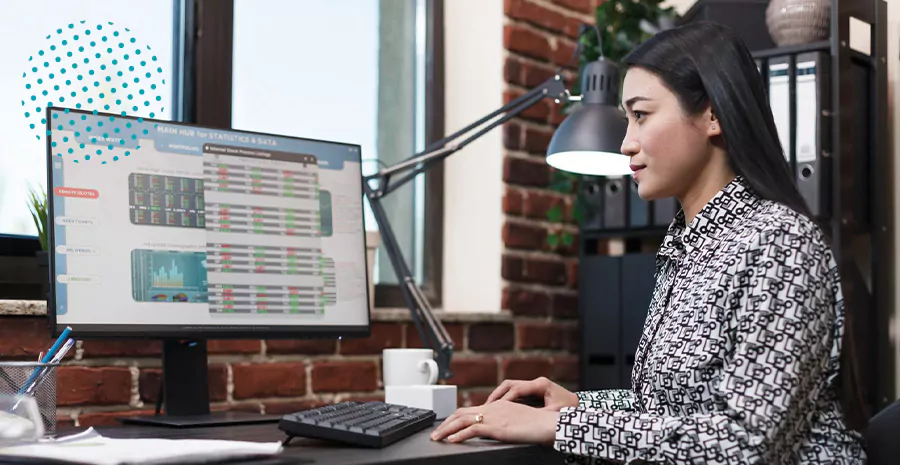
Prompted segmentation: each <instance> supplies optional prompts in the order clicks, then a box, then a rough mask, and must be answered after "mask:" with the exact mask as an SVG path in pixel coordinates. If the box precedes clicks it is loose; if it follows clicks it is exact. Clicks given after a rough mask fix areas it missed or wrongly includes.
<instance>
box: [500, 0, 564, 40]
mask: <svg viewBox="0 0 900 465" xmlns="http://www.w3.org/2000/svg"><path fill="white" fill-rule="evenodd" d="M503 11H504V13H505V14H506V16H507V17H509V18H511V19H517V20H520V21H525V22H527V23H529V24H532V25H534V26H537V27H540V28H542V29H548V30H550V31H554V32H563V31H564V30H565V28H566V17H565V16H563V15H562V14H560V13H557V12H556V11H553V10H549V9H547V8H544V7H542V6H540V5H537V4H535V3H531V2H529V1H527V0H506V1H505V2H504V8H503Z"/></svg>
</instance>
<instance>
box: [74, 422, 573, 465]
mask: <svg viewBox="0 0 900 465" xmlns="http://www.w3.org/2000/svg"><path fill="white" fill-rule="evenodd" d="M435 426H437V423H436V424H435ZM94 429H95V430H97V431H98V432H99V433H100V434H102V435H103V436H106V437H110V438H172V439H178V438H183V439H230V440H236V441H256V442H274V441H281V440H283V439H284V438H285V435H284V433H282V432H281V431H280V430H279V429H278V427H277V426H276V425H275V424H261V425H243V426H220V427H208V428H186V429H177V428H162V427H153V426H117V427H103V426H99V427H95V428H94ZM79 431H81V429H79ZM431 431H432V428H429V429H426V430H423V431H420V432H419V433H416V434H414V435H412V436H410V437H408V438H406V439H403V440H401V441H398V442H395V443H394V444H391V445H390V446H388V447H385V448H383V449H369V448H362V447H347V446H344V445H342V444H338V443H333V442H326V441H316V440H311V439H304V438H295V439H294V440H293V441H291V443H290V444H288V445H287V446H286V447H285V448H284V451H283V452H282V453H281V455H280V456H278V460H260V461H258V462H240V463H241V464H244V463H259V464H261V465H262V464H265V465H287V464H329V465H368V464H428V465H438V464H439V465H451V464H465V465H479V464H512V465H528V464H532V463H533V464H562V463H563V459H564V455H562V454H560V453H559V452H556V451H555V450H553V449H551V448H549V447H541V446H535V445H520V444H502V443H498V442H495V441H490V440H469V441H466V442H464V443H462V444H448V443H443V442H434V441H432V440H431V438H429V435H430V434H431ZM68 434H70V432H69V431H61V432H60V435H61V436H63V435H68Z"/></svg>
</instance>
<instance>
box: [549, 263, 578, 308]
mask: <svg viewBox="0 0 900 465" xmlns="http://www.w3.org/2000/svg"><path fill="white" fill-rule="evenodd" d="M573 263H577V262H573ZM550 312H551V315H552V316H553V318H554V319H559V320H567V319H575V318H578V296H577V295H574V294H553V298H552V300H551V304H550Z"/></svg>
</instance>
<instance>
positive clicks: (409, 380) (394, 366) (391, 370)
mask: <svg viewBox="0 0 900 465" xmlns="http://www.w3.org/2000/svg"><path fill="white" fill-rule="evenodd" d="M382 356H383V360H382V368H381V369H382V371H383V372H384V373H383V374H384V385H385V386H415V385H421V384H434V383H436V382H437V378H438V366H437V363H435V361H434V358H433V357H434V353H433V352H432V351H431V349H384V352H383V353H382Z"/></svg>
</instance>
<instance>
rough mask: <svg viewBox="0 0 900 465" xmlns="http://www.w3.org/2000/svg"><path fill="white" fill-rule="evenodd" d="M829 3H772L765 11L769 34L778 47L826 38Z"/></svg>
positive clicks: (781, 0)
mask: <svg viewBox="0 0 900 465" xmlns="http://www.w3.org/2000/svg"><path fill="white" fill-rule="evenodd" d="M830 23H831V0H772V1H771V2H769V6H768V7H767V8H766V26H767V27H768V28H769V35H771V36H772V40H773V41H775V43H776V44H778V46H779V47H783V46H785V45H797V44H807V43H810V42H816V41H819V40H826V39H828V37H829V35H830V34H829V30H830V28H831V24H830Z"/></svg>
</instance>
